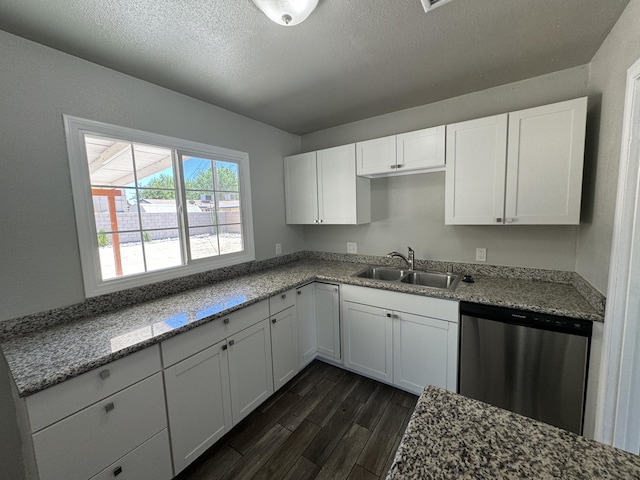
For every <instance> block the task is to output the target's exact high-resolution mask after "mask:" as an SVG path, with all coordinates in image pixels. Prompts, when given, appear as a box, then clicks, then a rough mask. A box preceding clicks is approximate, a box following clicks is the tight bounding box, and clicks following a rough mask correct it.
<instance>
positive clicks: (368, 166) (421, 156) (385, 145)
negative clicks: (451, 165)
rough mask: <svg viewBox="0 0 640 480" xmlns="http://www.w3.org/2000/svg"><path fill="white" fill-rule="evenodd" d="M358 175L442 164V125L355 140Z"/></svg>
mask: <svg viewBox="0 0 640 480" xmlns="http://www.w3.org/2000/svg"><path fill="white" fill-rule="evenodd" d="M356 158H357V166H358V175H360V176H365V177H383V176H388V175H403V174H410V173H420V172H428V171H439V170H443V169H444V167H445V127H444V126H439V127H433V128H425V129H423V130H417V131H414V132H407V133H402V134H399V135H392V136H389V137H383V138H374V139H373V140H366V141H364V142H358V143H356Z"/></svg>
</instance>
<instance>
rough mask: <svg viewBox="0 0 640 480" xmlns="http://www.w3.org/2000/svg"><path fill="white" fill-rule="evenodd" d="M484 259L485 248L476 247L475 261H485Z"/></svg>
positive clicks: (485, 258)
mask: <svg viewBox="0 0 640 480" xmlns="http://www.w3.org/2000/svg"><path fill="white" fill-rule="evenodd" d="M486 261H487V249H486V248H476V262H486Z"/></svg>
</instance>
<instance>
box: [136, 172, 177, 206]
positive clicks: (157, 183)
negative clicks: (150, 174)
mask: <svg viewBox="0 0 640 480" xmlns="http://www.w3.org/2000/svg"><path fill="white" fill-rule="evenodd" d="M142 186H144V188H148V189H149V190H143V191H142V192H140V196H141V197H142V198H152V199H156V200H169V199H172V198H175V193H174V189H175V187H174V183H173V176H172V175H166V174H164V173H163V174H161V175H158V176H157V177H155V178H152V179H151V180H149V181H148V182H147V183H146V184H144V185H142ZM156 189H165V190H156Z"/></svg>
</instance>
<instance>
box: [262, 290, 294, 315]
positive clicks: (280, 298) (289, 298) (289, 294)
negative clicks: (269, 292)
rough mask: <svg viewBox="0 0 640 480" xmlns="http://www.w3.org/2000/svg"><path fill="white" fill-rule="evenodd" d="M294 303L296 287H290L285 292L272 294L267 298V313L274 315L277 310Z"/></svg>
mask: <svg viewBox="0 0 640 480" xmlns="http://www.w3.org/2000/svg"><path fill="white" fill-rule="evenodd" d="M295 304H296V289H295V288H292V289H291V290H287V291H286V292H282V293H280V294H278V295H274V296H273V297H271V298H269V315H275V314H276V313H278V312H281V311H283V310H286V309H287V308H289V307H293V306H294V305H295Z"/></svg>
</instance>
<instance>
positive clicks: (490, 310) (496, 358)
mask: <svg viewBox="0 0 640 480" xmlns="http://www.w3.org/2000/svg"><path fill="white" fill-rule="evenodd" d="M591 331H592V324H591V322H590V321H588V320H576V319H570V318H565V317H558V316H553V315H543V314H538V313H533V312H524V311H520V310H511V309H506V308H501V307H492V306H486V305H478V304H474V303H466V302H461V303H460V350H459V352H460V353H459V360H460V361H459V362H458V368H459V372H458V373H459V375H458V391H459V393H461V394H462V395H465V396H467V397H471V398H475V399H477V400H481V401H483V402H486V403H489V404H491V405H495V406H497V407H501V408H504V409H507V410H511V411H512V412H516V413H519V414H521V415H525V416H527V417H531V418H534V419H536V420H540V421H542V422H545V423H548V424H551V425H555V426H557V427H560V428H564V429H565V430H569V431H571V432H574V433H578V434H580V433H582V422H583V416H584V399H585V391H586V384H587V368H588V364H589V363H588V362H589V350H590V346H591Z"/></svg>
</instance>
